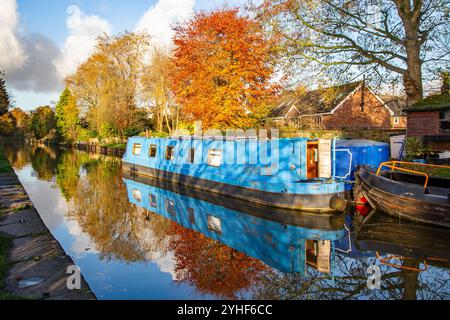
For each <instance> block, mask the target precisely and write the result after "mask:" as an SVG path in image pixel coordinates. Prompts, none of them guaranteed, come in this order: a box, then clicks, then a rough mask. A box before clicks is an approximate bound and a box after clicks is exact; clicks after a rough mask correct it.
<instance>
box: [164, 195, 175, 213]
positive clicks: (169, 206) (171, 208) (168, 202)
mask: <svg viewBox="0 0 450 320" xmlns="http://www.w3.org/2000/svg"><path fill="white" fill-rule="evenodd" d="M166 210H167V212H168V213H169V214H170V215H171V216H174V215H175V202H173V201H172V200H168V199H167V200H166Z"/></svg>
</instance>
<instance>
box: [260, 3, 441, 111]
mask: <svg viewBox="0 0 450 320" xmlns="http://www.w3.org/2000/svg"><path fill="white" fill-rule="evenodd" d="M253 8H254V9H256V10H255V11H256V12H257V13H258V16H259V18H260V20H261V21H263V22H264V25H265V26H266V29H267V30H269V31H271V32H272V33H273V34H275V35H276V37H278V39H279V42H278V44H279V46H278V49H279V51H280V53H281V54H282V56H283V57H284V58H283V59H284V60H285V61H288V62H293V63H294V65H296V66H297V67H298V62H304V63H308V64H309V65H313V66H316V67H319V70H322V71H323V69H324V68H325V69H326V70H327V71H332V72H334V74H335V75H337V74H339V75H349V74H351V75H352V76H354V75H355V72H356V71H357V72H360V73H364V74H370V75H371V76H373V77H378V79H382V80H384V81H386V77H387V76H389V75H394V77H401V79H402V80H403V84H404V89H405V92H406V96H407V103H408V104H409V105H411V104H413V103H415V102H417V101H419V100H421V99H422V98H423V91H424V89H423V79H424V71H426V72H427V73H428V74H436V71H437V70H438V69H439V68H442V67H445V66H446V65H448V62H449V58H448V57H449V53H450V48H449V46H448V37H449V30H450V28H449V20H448V17H449V10H450V8H449V2H448V1H446V0H414V1H411V0H383V1H381V0H379V1H378V0H375V1H374V0H308V1H297V0H264V1H263V3H262V4H259V5H257V6H253ZM303 66H304V65H303ZM300 70H303V69H300Z"/></svg>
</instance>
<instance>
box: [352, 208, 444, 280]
mask: <svg viewBox="0 0 450 320" xmlns="http://www.w3.org/2000/svg"><path fill="white" fill-rule="evenodd" d="M354 226H355V244H356V247H357V248H358V250H361V251H366V252H375V253H376V255H377V256H379V255H380V254H384V257H383V258H382V259H379V260H380V261H381V263H382V264H386V265H391V266H393V267H398V268H402V267H407V268H409V269H414V270H417V271H422V270H424V269H426V268H428V265H434V266H438V267H443V268H449V266H450V230H448V229H446V228H436V227H430V226H427V225H422V224H417V223H412V222H408V221H403V222H402V221H399V220H398V219H395V218H393V217H390V216H387V215H382V214H379V215H377V216H375V217H373V218H372V219H371V220H370V223H365V224H362V223H360V222H359V221H355V223H354ZM393 260H396V263H393V262H392V261H393ZM420 265H422V267H420Z"/></svg>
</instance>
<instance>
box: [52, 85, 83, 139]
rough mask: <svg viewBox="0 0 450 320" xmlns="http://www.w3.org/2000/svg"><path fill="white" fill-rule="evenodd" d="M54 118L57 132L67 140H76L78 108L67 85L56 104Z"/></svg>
mask: <svg viewBox="0 0 450 320" xmlns="http://www.w3.org/2000/svg"><path fill="white" fill-rule="evenodd" d="M55 118H56V129H57V132H58V134H59V135H60V136H61V137H63V138H64V139H65V140H67V141H75V140H77V136H78V129H79V128H80V119H79V110H78V107H77V104H76V99H75V97H74V96H73V95H72V93H71V92H70V90H69V88H67V87H66V88H65V89H64V91H63V92H62V94H61V96H60V98H59V101H58V103H57V104H56V111H55Z"/></svg>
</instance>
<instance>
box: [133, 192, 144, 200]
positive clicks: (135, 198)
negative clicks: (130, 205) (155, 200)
mask: <svg viewBox="0 0 450 320" xmlns="http://www.w3.org/2000/svg"><path fill="white" fill-rule="evenodd" d="M133 198H134V200H136V201H139V202H141V201H142V195H141V192H140V191H139V190H136V189H133Z"/></svg>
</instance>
